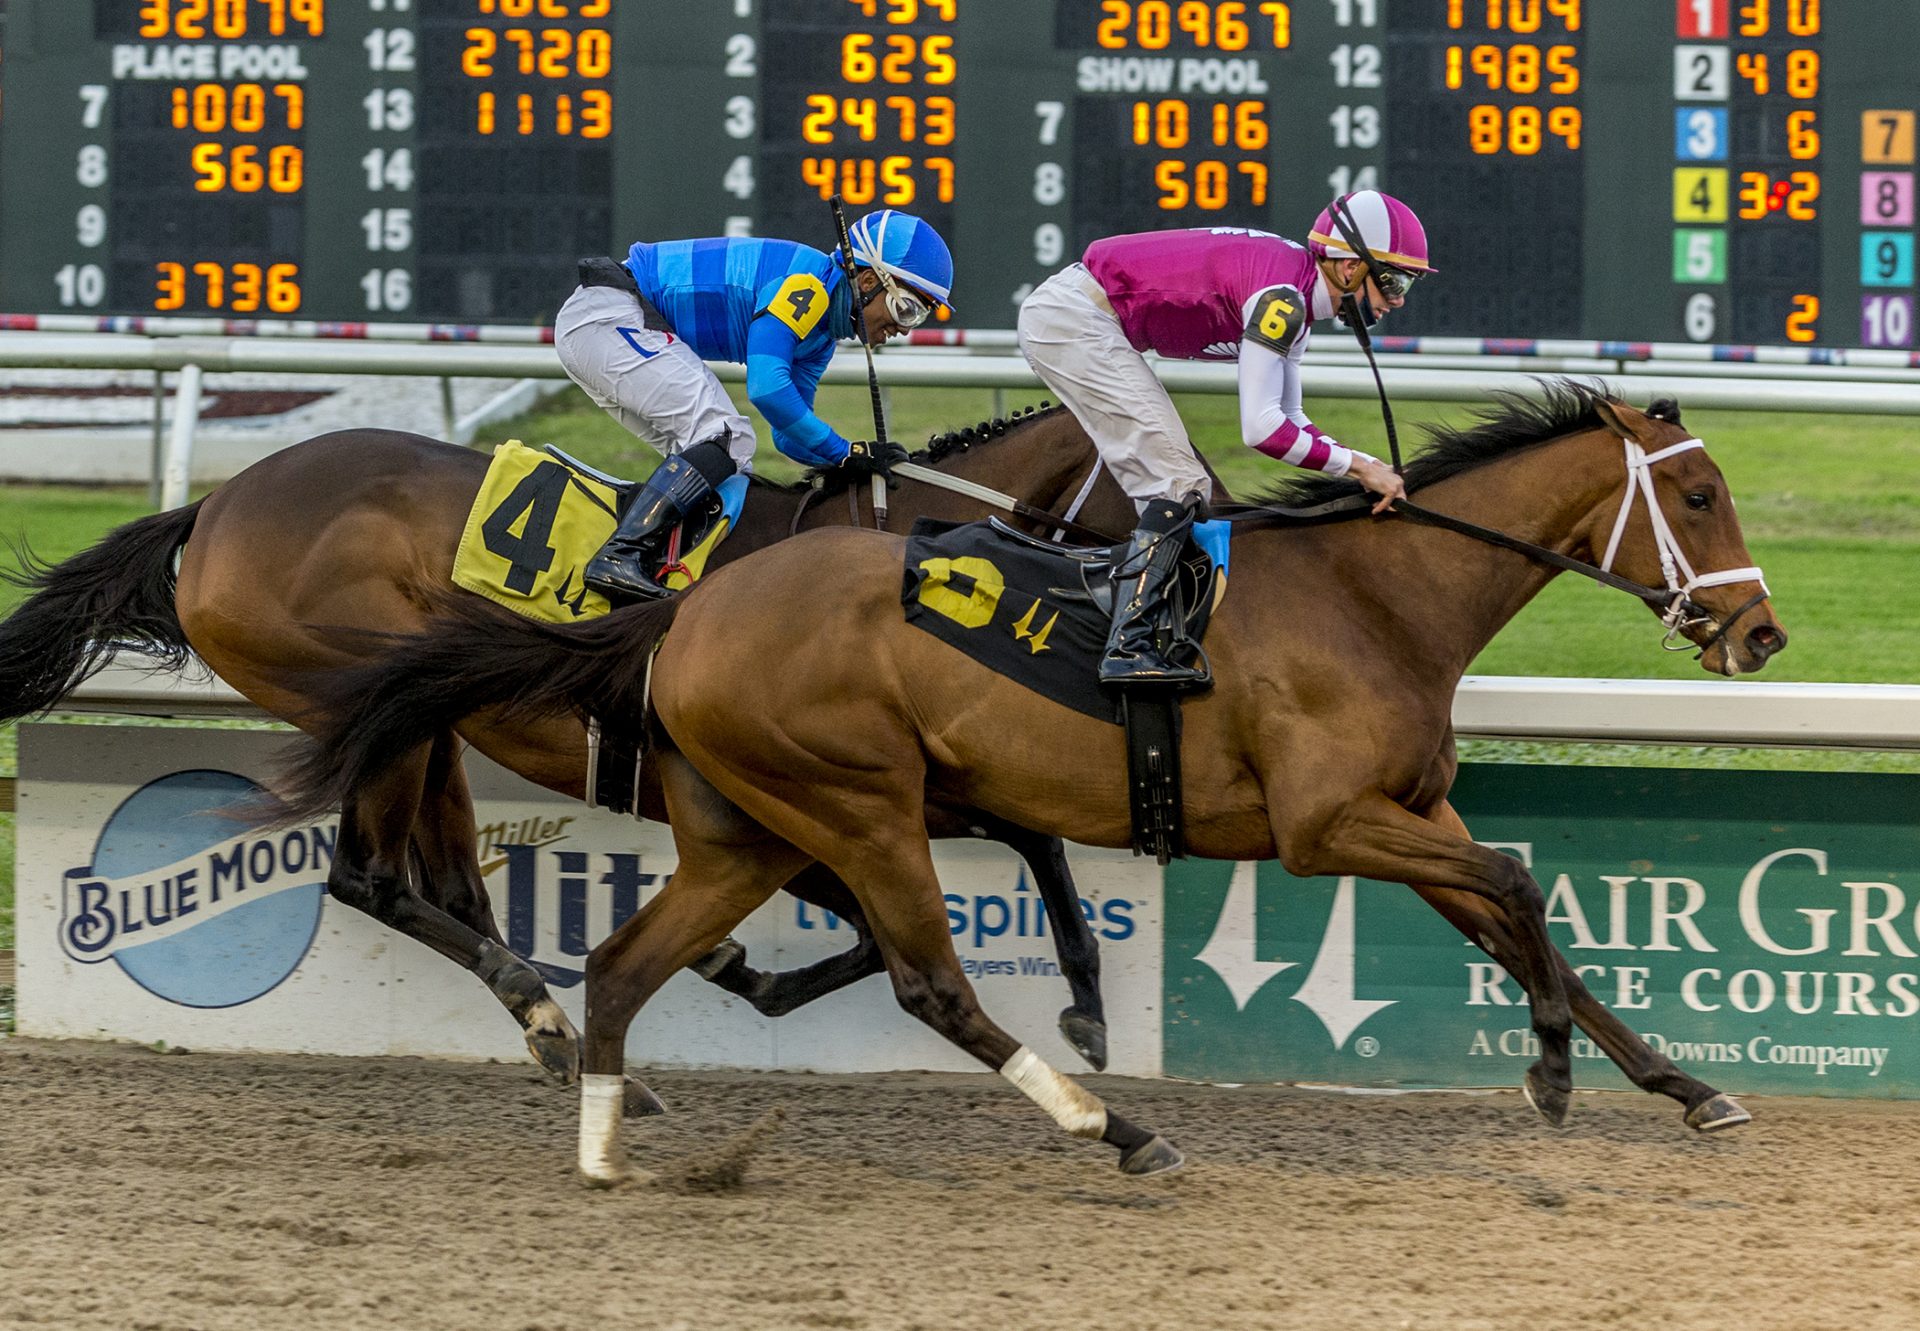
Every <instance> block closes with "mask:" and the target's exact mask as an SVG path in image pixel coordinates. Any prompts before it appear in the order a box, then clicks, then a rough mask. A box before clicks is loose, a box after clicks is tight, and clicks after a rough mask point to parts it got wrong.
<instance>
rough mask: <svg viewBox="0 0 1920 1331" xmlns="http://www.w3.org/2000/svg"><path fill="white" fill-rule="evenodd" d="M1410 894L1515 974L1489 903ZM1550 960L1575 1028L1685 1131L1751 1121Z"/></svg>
mask: <svg viewBox="0 0 1920 1331" xmlns="http://www.w3.org/2000/svg"><path fill="white" fill-rule="evenodd" d="M1430 817H1431V818H1432V820H1433V821H1434V822H1435V823H1437V824H1439V825H1440V826H1441V827H1445V828H1448V829H1450V830H1452V831H1455V832H1458V833H1459V834H1460V835H1462V836H1466V835H1467V834H1468V833H1467V825H1466V823H1464V822H1463V821H1461V818H1460V815H1459V814H1458V813H1456V812H1455V811H1454V808H1453V806H1452V805H1450V804H1445V803H1443V804H1441V805H1440V807H1439V808H1438V809H1437V810H1435V811H1434V812H1433V813H1432V814H1431V815H1430ZM1413 890H1414V891H1415V892H1418V893H1419V894H1420V896H1421V898H1422V899H1423V900H1424V901H1426V903H1427V904H1428V905H1430V906H1432V907H1433V908H1434V909H1435V910H1437V911H1439V912H1440V914H1441V915H1442V916H1443V917H1444V918H1445V919H1446V921H1447V923H1449V924H1451V925H1452V926H1453V927H1454V928H1456V929H1458V930H1459V931H1460V932H1461V933H1463V934H1465V935H1466V936H1467V937H1468V938H1470V939H1472V940H1473V941H1474V942H1475V943H1476V944H1478V945H1479V946H1480V948H1481V949H1482V950H1483V951H1485V952H1486V954H1487V955H1488V956H1490V957H1492V958H1493V959H1494V960H1495V961H1497V962H1499V963H1500V965H1502V966H1504V967H1505V968H1506V969H1507V970H1508V971H1509V972H1513V973H1516V974H1517V973H1518V971H1519V966H1520V962H1519V948H1518V946H1517V945H1516V944H1515V942H1514V940H1513V930H1512V925H1511V923H1510V922H1509V921H1508V919H1507V917H1506V916H1505V915H1504V914H1503V913H1502V912H1501V911H1500V909H1499V908H1498V907H1497V906H1495V905H1494V904H1493V903H1492V902H1490V901H1487V900H1485V899H1483V898H1481V897H1476V896H1473V895H1471V894H1470V893H1466V892H1462V891H1459V890H1457V889H1454V888H1446V887H1435V886H1433V885H1431V884H1425V883H1415V884H1413ZM1554 959H1555V961H1556V962H1557V963H1558V964H1559V968H1560V978H1561V981H1562V983H1564V984H1565V985H1566V987H1567V1004H1568V1006H1569V1007H1570V1008H1571V1009H1572V1012H1573V1020H1574V1024H1575V1025H1577V1026H1579V1027H1580V1029H1581V1030H1583V1031H1585V1032H1586V1033H1587V1034H1588V1035H1589V1036H1591V1037H1592V1038H1593V1041H1594V1043H1595V1044H1597V1045H1599V1046H1600V1048H1601V1049H1603V1050H1604V1051H1606V1055H1607V1057H1608V1058H1610V1059H1612V1060H1613V1061H1614V1063H1615V1064H1616V1065H1617V1066H1618V1067H1619V1069H1620V1071H1621V1072H1623V1073H1625V1074H1626V1076H1627V1079H1628V1080H1629V1081H1631V1082H1632V1083H1633V1084H1634V1085H1635V1086H1638V1087H1639V1088H1640V1089H1641V1090H1643V1091H1646V1092H1648V1093H1649V1094H1652V1095H1664V1096H1668V1097H1670V1098H1671V1099H1674V1100H1678V1101H1679V1102H1680V1103H1681V1104H1683V1105H1685V1106H1686V1109H1687V1126H1688V1127H1690V1128H1695V1129H1697V1130H1699V1131H1701V1132H1715V1131H1718V1130H1720V1129H1722V1128H1737V1127H1739V1126H1740V1125H1741V1124H1743V1123H1750V1122H1752V1121H1753V1116H1752V1115H1751V1114H1749V1113H1748V1112H1747V1111H1746V1110H1745V1109H1743V1108H1742V1107H1741V1106H1740V1104H1739V1102H1738V1101H1736V1100H1735V1099H1734V1098H1733V1097H1732V1096H1730V1095H1726V1094H1724V1093H1722V1092H1720V1091H1717V1090H1715V1089H1714V1088H1713V1087H1711V1086H1709V1085H1707V1084H1706V1083H1705V1082H1703V1081H1700V1080H1698V1079H1697V1078H1694V1077H1691V1076H1689V1075H1687V1074H1686V1073H1685V1072H1682V1071H1681V1070H1680V1069H1679V1068H1678V1067H1677V1066H1675V1064H1674V1062H1673V1060H1671V1059H1669V1058H1668V1057H1667V1056H1666V1055H1665V1054H1661V1053H1657V1052H1656V1051H1655V1050H1654V1049H1653V1048H1652V1047H1651V1046H1650V1045H1648V1044H1647V1042H1646V1041H1645V1040H1643V1039H1641V1038H1640V1036H1639V1035H1638V1034H1637V1033H1636V1032H1635V1031H1634V1030H1633V1028H1632V1027H1630V1026H1628V1025H1627V1024H1626V1023H1625V1022H1624V1021H1622V1020H1620V1018H1619V1017H1617V1016H1615V1015H1614V1013H1613V1012H1612V1010H1611V1009H1609V1008H1608V1007H1607V1006H1606V1005H1605V1004H1604V1003H1602V1002H1601V1001H1600V1000H1599V999H1597V998H1595V997H1594V996H1593V994H1592V993H1591V992H1590V991H1589V990H1588V989H1587V985H1586V982H1585V981H1584V980H1582V979H1581V978H1580V975H1579V973H1578V972H1576V971H1575V970H1574V968H1573V966H1572V965H1571V964H1570V963H1569V962H1568V961H1567V959H1566V958H1565V957H1564V956H1562V955H1560V952H1559V949H1557V948H1556V949H1555V950H1554Z"/></svg>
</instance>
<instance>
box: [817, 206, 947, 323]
mask: <svg viewBox="0 0 1920 1331" xmlns="http://www.w3.org/2000/svg"><path fill="white" fill-rule="evenodd" d="M847 236H848V239H849V240H851V241H852V242H853V261H854V263H855V264H857V265H859V266H860V267H863V268H872V269H875V270H876V271H878V272H879V273H880V275H881V276H882V277H891V278H893V279H894V280H895V281H897V282H901V283H904V284H905V285H907V286H910V287H912V288H913V289H914V290H915V291H919V292H923V293H924V294H926V295H928V296H931V297H932V298H933V300H934V302H935V303H936V304H938V305H939V306H940V307H941V308H942V309H946V310H951V309H952V308H953V307H952V305H951V303H950V300H951V298H952V295H953V254H952V252H951V251H949V250H948V249H947V242H946V241H944V240H942V239H940V233H939V232H938V231H935V230H934V229H933V227H932V226H930V225H929V224H928V223H926V222H924V221H922V220H921V219H920V218H918V217H915V216H914V215H913V214H912V213H902V212H895V211H894V210H893V209H891V208H883V209H881V210H880V211H879V212H873V213H868V214H867V215H866V216H865V217H863V218H861V219H860V220H859V221H857V222H855V223H854V224H853V225H852V226H850V227H848V228H847ZM835 257H836V258H838V257H839V256H838V254H837V252H836V254H835Z"/></svg>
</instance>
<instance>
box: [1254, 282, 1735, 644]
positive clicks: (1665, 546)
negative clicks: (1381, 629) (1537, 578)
mask: <svg viewBox="0 0 1920 1331" xmlns="http://www.w3.org/2000/svg"><path fill="white" fill-rule="evenodd" d="M1353 299H1354V298H1353V297H1352V296H1349V297H1348V300H1350V301H1352V300H1353ZM1356 306H1357V302H1356ZM1359 314H1360V311H1359V310H1358V308H1355V309H1354V310H1353V311H1352V315H1353V317H1352V319H1351V320H1350V327H1351V328H1352V329H1353V335H1354V338H1355V340H1356V341H1358V342H1359V343H1360V349H1361V351H1363V352H1365V353H1366V357H1367V366H1368V368H1370V369H1371V370H1372V371H1373V383H1374V387H1375V388H1377V389H1378V390H1379V393H1380V414H1381V416H1382V418H1383V419H1384V420H1385V422H1386V427H1387V444H1388V446H1389V447H1390V448H1391V449H1392V452H1393V470H1394V474H1395V475H1397V476H1404V475H1405V471H1404V469H1403V468H1402V465H1401V460H1400V438H1399V435H1398V434H1397V433H1396V432H1395V430H1394V426H1393V406H1392V404H1391V403H1390V402H1389V401H1388V400H1387V385H1386V381H1385V380H1384V379H1382V378H1381V375H1380V363H1379V362H1378V361H1377V360H1375V359H1374V355H1373V338H1372V336H1371V335H1369V334H1368V332H1367V329H1366V324H1365V321H1364V320H1363V319H1361V318H1359ZM1621 442H1622V444H1623V445H1624V447H1625V450H1626V464H1627V493H1626V497H1625V498H1624V499H1622V500H1621V502H1620V512H1619V514H1618V516H1616V517H1615V518H1614V522H1613V535H1612V538H1611V539H1609V540H1608V542H1607V553H1606V555H1605V557H1604V558H1603V559H1602V560H1601V561H1600V563H1599V564H1589V563H1587V562H1586V561H1585V560H1583V559H1575V558H1574V557H1573V556H1572V555H1566V554H1562V553H1560V551H1558V550H1552V549H1549V548H1548V547H1546V546H1544V545H1537V544H1535V543H1534V542H1532V541H1525V540H1522V539H1520V538H1519V537H1518V536H1511V535H1509V534H1507V533H1506V532H1503V531H1496V530H1495V529H1493V528H1492V527H1483V526H1481V525H1480V524H1479V523H1477V522H1468V521H1467V520H1466V519H1465V518H1456V517H1453V516H1451V515H1449V514H1446V513H1438V512H1435V511H1434V510H1433V509H1430V508H1426V507H1423V506H1422V505H1420V504H1416V503H1414V502H1413V501H1412V500H1411V499H1396V500H1395V501H1394V503H1393V507H1392V509H1390V510H1389V511H1390V512H1392V513H1395V514H1397V515H1399V516H1400V517H1404V518H1406V519H1408V520H1409V521H1411V522H1416V523H1419V524H1421V525H1422V526H1427V527H1438V528H1440V529H1441V530H1443V531H1451V532H1456V533H1458V534H1459V535H1461V536H1466V537H1469V538H1471V539H1473V540H1476V541H1481V542H1483V543H1485V544H1487V545H1492V546H1497V547H1499V548H1500V549H1503V550H1512V551H1513V552H1515V553H1516V554H1521V555H1525V556H1526V557H1527V558H1529V559H1532V560H1535V561H1537V562H1539V563H1542V564H1546V565H1549V566H1551V567H1553V568H1557V569H1560V570H1562V571H1564V572H1567V573H1577V574H1579V575H1580V576H1581V577H1583V578H1588V579H1591V580H1592V581H1594V582H1597V583H1599V584H1600V585H1601V586H1603V587H1612V588H1615V589H1616V590H1619V591H1623V592H1626V593H1627V594H1628V595H1630V596H1633V597H1636V598H1638V599H1639V600H1640V601H1642V602H1644V603H1645V604H1646V605H1647V607H1648V608H1649V609H1651V610H1652V611H1653V612H1654V613H1655V614H1657V615H1659V616H1660V622H1661V623H1662V624H1664V625H1665V626H1666V629H1667V633H1666V637H1665V638H1663V639H1662V640H1661V643H1660V645H1661V646H1662V647H1663V648H1665V649H1666V650H1667V651H1676V652H1684V651H1686V650H1687V649H1688V647H1689V646H1692V647H1697V649H1698V650H1697V653H1696V654H1697V655H1705V653H1706V652H1707V651H1708V650H1709V649H1710V648H1712V647H1714V646H1715V645H1716V644H1718V643H1720V642H1721V641H1722V640H1724V639H1725V638H1726V636H1727V633H1728V632H1729V631H1730V630H1731V629H1732V628H1733V626H1734V625H1735V624H1736V623H1738V622H1739V621H1740V619H1741V618H1742V617H1743V616H1744V615H1745V614H1746V613H1747V612H1748V611H1749V610H1751V609H1753V608H1754V607H1755V606H1757V605H1759V604H1760V603H1761V602H1762V601H1764V600H1766V599H1767V597H1768V596H1769V595H1770V593H1769V592H1768V590H1767V583H1766V578H1765V577H1764V576H1763V575H1762V573H1761V571H1760V569H1759V568H1758V567H1750V568H1735V569H1724V570H1721V571H1718V572H1712V573H1695V572H1694V571H1693V565H1692V564H1691V563H1690V562H1689V561H1688V559H1687V556H1686V553H1685V552H1684V551H1683V550H1681V548H1680V541H1679V538H1678V537H1676V536H1675V535H1674V534H1673V528H1672V527H1671V526H1670V525H1669V524H1668V522H1667V517H1666V514H1665V513H1664V512H1662V511H1661V508H1660V501H1659V497H1658V496H1657V495H1656V494H1655V493H1654V489H1653V464H1654V463H1656V462H1659V461H1661V460H1662V459H1665V458H1670V457H1672V456H1674V455H1675V454H1677V453H1685V452H1688V451H1690V450H1692V449H1696V448H1705V447H1706V445H1705V444H1704V443H1703V442H1702V441H1700V440H1699V439H1683V440H1681V441H1680V442H1678V443H1676V444H1670V445H1668V446H1667V447H1665V448H1662V449H1660V450H1659V451H1658V452H1655V453H1648V452H1647V451H1646V449H1645V448H1643V447H1641V445H1640V443H1639V441H1638V440H1635V439H1629V438H1624V437H1623V438H1622V440H1621ZM1640 495H1644V496H1645V497H1646V501H1647V514H1648V520H1649V521H1650V522H1651V523H1652V525H1653V539H1654V546H1655V548H1656V550H1657V551H1658V552H1659V555H1660V571H1661V573H1662V574H1663V575H1664V576H1665V578H1666V584H1667V585H1666V586H1665V587H1655V586H1652V585H1651V584H1649V583H1644V582H1635V581H1634V580H1633V579H1632V578H1626V577H1622V576H1621V575H1620V574H1618V573H1615V572H1614V571H1613V557H1614V555H1616V554H1617V553H1619V548H1620V538H1621V537H1622V536H1623V535H1624V534H1625V533H1626V530H1627V519H1628V518H1629V517H1630V516H1631V515H1632V513H1633V501H1634V499H1635V498H1636V497H1637V496H1640ZM1371 506H1372V504H1371V501H1370V500H1369V499H1368V497H1367V494H1366V492H1365V491H1362V492H1361V493H1360V494H1357V495H1350V496H1347V497H1346V498H1344V499H1335V500H1332V501H1330V502H1328V503H1325V504H1320V505H1317V506H1315V507H1314V508H1310V509H1264V510H1261V512H1258V513H1249V514H1245V515H1240V516H1239V518H1238V520H1240V521H1245V522H1253V521H1256V520H1257V519H1258V518H1259V516H1261V513H1264V514H1265V515H1266V516H1268V517H1270V518H1272V519H1274V520H1276V521H1278V522H1287V521H1312V520H1313V519H1315V518H1320V517H1327V516H1332V515H1334V514H1336V513H1345V512H1350V511H1353V510H1357V509H1364V508H1370V507H1371ZM1230 520H1233V519H1230ZM1681 573H1685V574H1686V581H1685V582H1682V581H1681V580H1680V577H1679V574H1681ZM1737 582H1753V583H1758V584H1759V586H1760V590H1759V592H1758V593H1756V594H1755V595H1753V596H1752V597H1749V598H1748V599H1747V600H1746V601H1745V602H1743V603H1742V604H1741V606H1740V607H1739V609H1737V610H1735V611H1734V612H1733V613H1732V614H1730V615H1728V616H1727V617H1726V618H1725V619H1724V620H1719V619H1715V618H1714V616H1713V612H1712V611H1710V610H1708V609H1707V608H1706V607H1705V606H1703V605H1701V604H1700V603H1699V602H1697V601H1695V600H1694V599H1693V596H1692V593H1693V591H1694V589H1695V588H1699V587H1721V586H1726V585H1728V584H1731V583H1737ZM1706 626H1711V627H1712V629H1713V632H1712V634H1711V636H1709V637H1708V638H1707V640H1706V641H1705V642H1702V643H1697V644H1696V643H1691V642H1689V643H1686V644H1683V645H1681V646H1678V647H1676V646H1674V645H1673V639H1674V637H1675V636H1676V635H1679V634H1684V633H1685V632H1686V631H1687V630H1689V629H1696V628H1701V627H1706Z"/></svg>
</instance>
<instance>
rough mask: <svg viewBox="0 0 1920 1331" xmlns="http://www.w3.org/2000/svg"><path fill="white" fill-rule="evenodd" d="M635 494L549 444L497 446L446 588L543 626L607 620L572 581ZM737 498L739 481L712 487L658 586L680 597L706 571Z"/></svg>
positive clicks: (742, 493)
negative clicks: (710, 499)
mask: <svg viewBox="0 0 1920 1331" xmlns="http://www.w3.org/2000/svg"><path fill="white" fill-rule="evenodd" d="M635 488H636V486H635V484H634V483H633V482H629V481H623V480H620V479H619V478H618V477H614V476H608V475H606V474H605V473H604V472H600V471H596V470H595V469H594V468H592V467H589V466H588V465H587V464H586V463H584V462H580V461H578V460H577V459H574V458H570V457H568V456H567V455H566V454H564V453H562V452H560V450H558V449H556V448H553V447H552V446H551V445H549V446H548V451H547V452H545V453H542V452H539V451H537V450H535V449H532V448H528V447H527V446H526V445H525V444H522V443H520V442H519V441H518V440H509V441H508V442H507V443H504V444H501V445H500V446H499V447H498V448H496V449H494V451H493V462H492V464H491V465H490V466H489V467H488V468H487V478H486V480H484V481H483V482H481V485H480V493H479V494H478V495H477V496H476V497H475V499H474V501H473V508H472V509H471V510H470V511H469V512H468V514H467V525H466V529H465V530H464V531H462V532H461V534H460V548H459V550H458V551H457V552H456V553H455V555H454V559H453V581H454V585H455V586H458V587H464V588H465V589H466V590H468V591H470V592H476V593H478V594H479V595H481V596H484V597H486V598H487V599H488V600H490V601H497V602H499V603H500V604H501V605H504V606H506V607H507V608H508V609H509V610H512V611H514V612H515V613H517V614H522V615H525V616H526V617H527V618H529V619H539V620H545V621H547V622H548V623H554V624H569V623H572V622H573V621H574V620H577V619H592V618H594V617H596V616H598V615H604V614H606V613H607V611H608V609H609V608H610V607H609V605H608V602H607V599H606V598H605V597H604V596H601V595H600V594H599V593H598V592H595V591H590V590H588V588H587V586H586V584H585V583H584V582H582V581H581V576H582V573H583V571H584V570H585V568H586V566H587V561H588V560H590V559H592V558H593V556H594V555H595V554H596V553H597V552H598V551H599V549H600V547H601V546H602V545H604V544H606V541H607V538H608V537H609V536H611V535H613V531H614V528H615V527H616V526H618V525H619V515H620V512H621V510H622V509H623V508H624V507H625V503H626V499H627V496H628V495H629V493H630V492H631V491H632V490H634V489H635ZM746 494H747V478H746V477H745V476H735V477H733V478H732V479H730V480H728V481H727V482H725V483H724V484H722V485H721V486H720V488H719V502H718V503H717V504H714V505H710V506H709V507H708V508H707V509H706V510H705V511H704V512H701V513H698V514H696V515H695V516H694V517H693V518H691V519H689V521H688V522H687V523H686V524H685V525H684V526H683V527H682V528H681V530H680V531H678V532H676V533H675V534H674V538H673V541H672V542H671V543H670V544H669V546H668V561H667V564H666V570H667V571H666V576H665V577H664V578H663V579H662V581H663V582H664V583H665V584H666V585H667V586H669V587H671V588H673V589H674V590H675V591H680V590H683V589H685V588H687V587H690V586H692V585H693V583H694V581H695V580H696V579H697V578H699V576H700V575H701V573H703V572H704V571H705V570H706V566H707V561H708V560H709V559H710V558H711V557H712V555H713V551H714V549H715V547H717V546H718V545H719V544H720V542H721V541H723V540H725V539H726V536H727V533H728V532H729V531H731V530H732V529H733V527H734V525H735V524H736V523H737V522H738V521H739V520H740V509H741V506H742V505H743V504H744V503H745V501H746ZM683 550H684V551H685V553H684V554H682V553H680V552H681V551H683Z"/></svg>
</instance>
